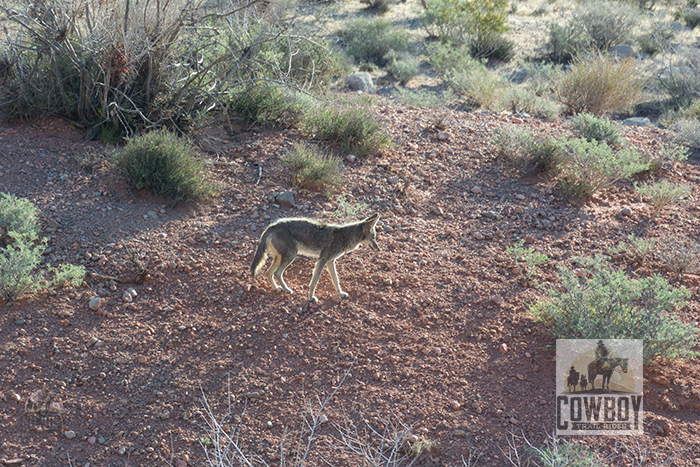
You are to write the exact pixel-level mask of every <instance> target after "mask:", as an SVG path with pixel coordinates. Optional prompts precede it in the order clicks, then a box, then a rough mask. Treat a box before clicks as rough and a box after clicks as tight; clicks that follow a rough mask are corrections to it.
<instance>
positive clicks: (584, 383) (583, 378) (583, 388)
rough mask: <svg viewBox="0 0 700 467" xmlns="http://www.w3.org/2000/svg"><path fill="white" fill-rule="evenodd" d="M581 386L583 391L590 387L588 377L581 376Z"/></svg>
mask: <svg viewBox="0 0 700 467" xmlns="http://www.w3.org/2000/svg"><path fill="white" fill-rule="evenodd" d="M579 384H580V385H581V391H585V390H586V388H587V387H588V381H587V380H586V375H581V381H580V382H579Z"/></svg>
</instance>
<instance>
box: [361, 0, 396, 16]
mask: <svg viewBox="0 0 700 467" xmlns="http://www.w3.org/2000/svg"><path fill="white" fill-rule="evenodd" d="M360 3H363V4H365V5H367V8H368V9H370V10H373V11H376V12H378V13H380V14H384V13H386V12H387V11H389V9H390V8H391V5H393V4H394V3H396V0H360Z"/></svg>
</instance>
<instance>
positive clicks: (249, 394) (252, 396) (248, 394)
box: [245, 391, 260, 400]
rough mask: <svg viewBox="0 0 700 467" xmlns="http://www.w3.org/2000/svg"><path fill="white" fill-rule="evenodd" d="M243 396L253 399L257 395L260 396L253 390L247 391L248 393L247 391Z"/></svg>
mask: <svg viewBox="0 0 700 467" xmlns="http://www.w3.org/2000/svg"><path fill="white" fill-rule="evenodd" d="M245 397H246V399H250V400H255V399H257V398H258V397H260V393H259V392H255V391H253V392H249V393H247V394H246V395H245Z"/></svg>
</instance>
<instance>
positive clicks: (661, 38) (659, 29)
mask: <svg viewBox="0 0 700 467" xmlns="http://www.w3.org/2000/svg"><path fill="white" fill-rule="evenodd" d="M675 36H676V32H675V31H674V30H673V28H671V23H669V22H667V21H654V22H653V23H652V24H651V25H650V26H649V28H648V29H647V31H646V32H644V33H642V34H640V35H639V37H637V43H638V44H639V50H640V51H641V52H643V53H645V54H648V55H651V56H654V55H657V54H659V53H662V52H665V51H666V50H668V48H669V46H670V45H671V43H672V42H673V39H674V37H675Z"/></svg>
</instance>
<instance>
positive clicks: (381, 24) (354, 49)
mask: <svg viewBox="0 0 700 467" xmlns="http://www.w3.org/2000/svg"><path fill="white" fill-rule="evenodd" d="M339 36H340V38H341V39H342V41H343V42H344V43H345V52H346V53H347V54H348V55H349V56H350V57H352V58H353V59H354V60H355V61H356V62H357V63H364V62H369V63H374V64H376V65H379V66H384V65H386V63H387V58H386V56H387V54H388V53H389V52H390V51H392V50H393V51H395V52H409V51H410V50H411V43H410V37H409V35H408V33H406V32H405V31H402V30H400V29H398V28H395V27H394V26H393V25H392V24H391V22H390V21H387V20H385V19H381V18H373V19H357V20H354V21H352V22H350V23H349V24H348V25H347V26H346V28H345V29H344V30H342V31H341V32H340V33H339Z"/></svg>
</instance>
